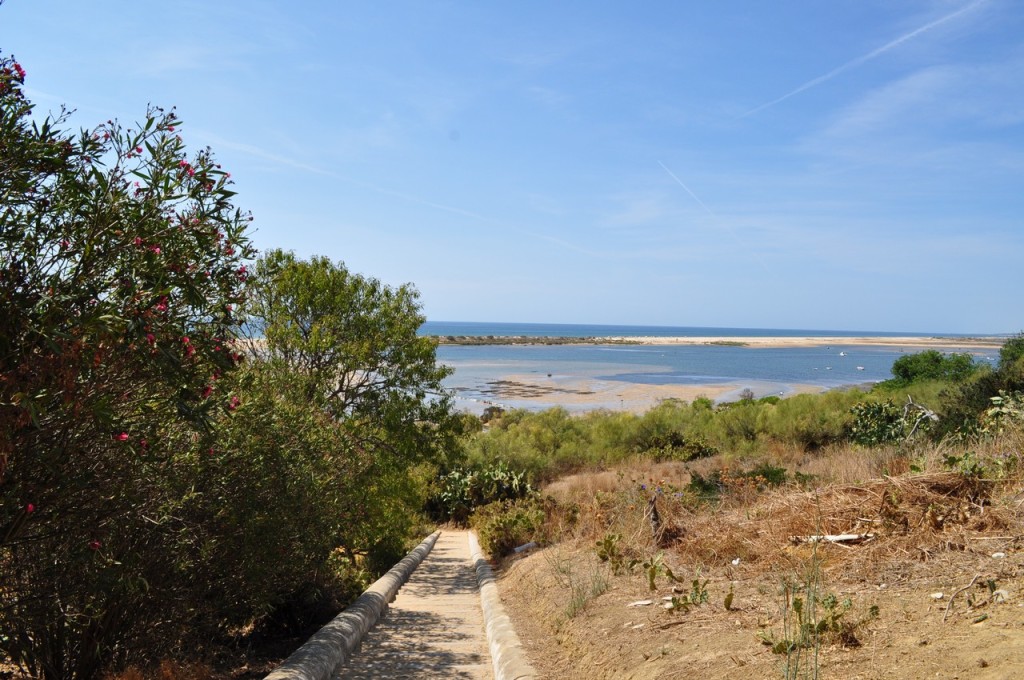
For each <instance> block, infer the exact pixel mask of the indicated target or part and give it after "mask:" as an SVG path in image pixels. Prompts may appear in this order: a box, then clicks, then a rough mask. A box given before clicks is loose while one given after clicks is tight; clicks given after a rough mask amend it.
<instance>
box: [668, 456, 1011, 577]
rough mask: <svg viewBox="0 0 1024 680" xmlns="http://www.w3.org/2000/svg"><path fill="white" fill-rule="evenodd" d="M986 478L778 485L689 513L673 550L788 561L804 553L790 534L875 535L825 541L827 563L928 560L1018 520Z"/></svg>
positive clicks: (757, 562)
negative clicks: (800, 487)
mask: <svg viewBox="0 0 1024 680" xmlns="http://www.w3.org/2000/svg"><path fill="white" fill-rule="evenodd" d="M993 487H994V484H993V483H992V482H990V481H986V480H982V479H976V478H971V477H966V476H964V475H961V474H959V473H954V472H943V473H932V474H922V475H907V476H902V477H888V478H884V479H876V480H873V481H871V482H868V483H865V484H860V485H855V486H853V485H846V486H826V487H823V488H821V489H818V490H817V491H814V492H805V493H796V494H794V493H792V492H788V493H787V492H784V491H776V492H770V493H767V494H765V495H764V496H763V497H762V498H761V499H760V500H759V501H758V502H756V503H753V504H751V505H749V506H747V507H745V508H736V509H731V510H727V511H725V512H713V511H712V512H700V513H697V514H695V515H693V516H692V517H691V518H690V519H689V521H688V524H687V526H686V527H685V528H686V530H687V531H686V534H685V535H684V536H683V537H682V538H681V539H680V540H679V541H678V542H677V544H676V545H675V546H674V553H676V555H677V556H678V557H680V558H682V559H683V560H684V561H688V562H690V563H698V564H701V563H704V564H707V563H710V564H723V563H724V562H725V561H727V560H732V559H735V558H736V557H739V558H741V559H742V560H743V562H745V563H747V564H748V565H751V566H753V567H754V568H757V569H762V570H771V569H775V568H782V567H788V566H792V564H793V563H794V561H795V560H797V559H799V558H801V557H802V556H803V555H802V553H803V552H805V550H804V549H803V547H801V546H796V547H794V546H793V541H792V539H793V537H806V536H813V535H818V534H848V533H854V534H868V533H870V534H873V535H874V537H873V538H872V539H871V540H868V541H865V542H864V543H862V544H860V545H858V546H856V547H851V546H845V545H832V544H829V543H823V544H822V545H821V546H820V547H819V548H818V551H819V554H820V555H822V556H823V557H824V558H825V560H826V564H827V566H828V568H830V569H843V570H847V571H851V573H857V574H859V575H861V576H864V575H866V574H867V573H870V572H871V571H872V570H873V569H874V567H876V566H877V565H878V564H880V563H881V562H882V561H884V560H889V559H892V558H896V557H903V558H908V557H909V558H913V559H928V558H929V556H930V555H934V554H935V553H936V552H941V551H947V550H964V549H966V543H967V542H966V540H965V538H964V532H966V531H971V532H982V533H984V532H998V531H1004V530H1005V529H1006V528H1007V527H1009V526H1011V525H1015V524H1016V523H1017V521H1016V518H1015V517H1014V516H1013V514H1012V513H1011V512H1010V511H1009V510H1008V509H1005V508H997V507H993V506H992V505H991V504H990V502H989V498H990V494H991V492H992V490H993Z"/></svg>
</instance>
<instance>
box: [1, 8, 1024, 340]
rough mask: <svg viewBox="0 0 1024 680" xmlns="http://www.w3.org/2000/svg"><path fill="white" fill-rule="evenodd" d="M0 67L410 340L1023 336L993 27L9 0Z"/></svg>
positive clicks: (1010, 155)
mask: <svg viewBox="0 0 1024 680" xmlns="http://www.w3.org/2000/svg"><path fill="white" fill-rule="evenodd" d="M0 49H2V50H3V52H4V53H5V54H14V55H15V56H16V57H17V58H18V59H19V61H20V62H21V63H22V65H23V66H24V67H25V69H26V70H27V72H28V78H27V81H26V86H27V91H28V94H29V96H30V98H31V99H32V100H33V101H34V102H35V103H36V104H37V106H38V107H39V110H40V111H45V110H47V109H57V108H58V107H59V106H60V104H62V103H66V104H67V105H68V106H69V107H72V108H75V109H76V114H75V116H74V119H73V120H74V123H75V124H76V125H80V126H92V125H94V124H95V123H98V122H100V121H103V120H106V119H107V118H110V117H117V118H119V119H121V120H122V121H133V120H138V119H139V118H141V117H142V115H143V113H144V111H145V109H146V105H147V103H149V102H152V103H154V104H159V105H161V106H167V107H169V106H176V107H177V109H178V113H179V115H180V116H181V117H182V118H183V119H184V121H185V125H184V127H183V137H184V138H185V141H186V142H187V143H188V144H189V145H190V147H191V148H193V149H197V148H200V147H202V146H206V145H209V146H211V147H212V148H213V150H214V152H215V154H216V155H217V157H218V159H219V160H220V161H221V162H222V163H223V164H224V166H225V168H226V169H228V170H230V171H231V172H232V176H233V177H234V179H235V181H236V186H235V187H234V188H235V189H236V190H237V191H238V196H237V202H238V204H239V205H240V206H241V207H243V208H246V209H249V210H251V211H252V212H253V214H254V216H255V218H256V219H255V222H254V226H255V229H256V231H255V232H254V233H253V234H252V236H253V239H254V242H255V243H256V245H257V246H258V247H260V248H268V247H282V248H286V249H290V250H294V251H295V252H296V253H298V254H299V255H301V256H308V255H312V254H321V255H326V256H328V257H330V258H332V259H334V260H341V261H344V262H345V263H346V265H347V266H348V267H349V268H350V269H352V270H353V271H356V272H359V273H362V274H365V275H369V276H374V277H376V278H379V279H381V280H382V281H384V282H386V283H389V284H400V283H404V282H412V283H413V284H415V286H416V287H417V288H418V289H419V291H420V293H421V302H422V304H423V308H424V311H425V313H426V314H427V316H428V318H431V319H434V320H447V321H454V320H465V321H531V322H555V323H559V322H561V323H577V322H578V323H623V324H663V325H680V326H726V327H767V328H811V329H841V330H843V329H848V330H879V331H915V332H943V331H944V332H965V333H971V332H978V333H1000V332H1016V331H1018V330H1020V329H1021V328H1022V327H1024V319H1022V311H1024V304H1022V302H1021V299H1022V294H1024V266H1022V263H1024V3H1020V2H1017V1H1016V0H974V1H972V0H948V1H947V0H902V1H901V2H892V1H891V0H829V1H828V2H821V1H820V0H803V1H800V0H788V1H787V0H779V1H776V2H761V1H757V0H748V1H744V2H739V1H728V0H723V1H720V2H711V1H710V0H709V1H707V2H646V3H625V2H618V3H611V2H598V1H595V0H590V1H587V2H561V3H551V2H515V3H511V2H504V3H497V2H493V3H485V2H431V1H429V0H424V1H417V2H384V1H381V2H344V3H342V2H335V1H330V0H305V1H303V2H293V3H282V2H269V1H259V0H257V1H253V0H246V1H244V2H243V1H241V0H218V2H206V1H203V2H196V1H192V0H184V1H180V2H176V3H155V2H145V3H129V2H112V1H109V0H94V1H93V2H81V1H80V0H74V1H72V0H6V2H5V3H4V4H3V6H2V7H0Z"/></svg>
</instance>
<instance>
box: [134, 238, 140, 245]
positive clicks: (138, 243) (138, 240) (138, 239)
mask: <svg viewBox="0 0 1024 680" xmlns="http://www.w3.org/2000/svg"><path fill="white" fill-rule="evenodd" d="M134 243H135V245H137V246H141V245H142V237H140V236H136V237H135V241H134Z"/></svg>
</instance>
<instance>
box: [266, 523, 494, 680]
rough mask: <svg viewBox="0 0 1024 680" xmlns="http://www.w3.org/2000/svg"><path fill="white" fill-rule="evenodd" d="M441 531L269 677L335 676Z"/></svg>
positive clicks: (306, 679) (305, 679)
mask: <svg viewBox="0 0 1024 680" xmlns="http://www.w3.org/2000/svg"><path fill="white" fill-rule="evenodd" d="M440 535H441V532H440V531H435V532H434V533H432V534H431V535H430V536H428V537H427V538H426V539H425V540H424V541H423V542H422V543H420V544H419V545H418V546H416V548H415V549H413V551H412V552H410V553H409V554H408V555H406V556H405V557H404V558H403V559H402V561H401V562H399V563H398V564H396V565H395V566H393V567H392V568H391V570H390V571H388V573H386V574H384V575H383V576H381V577H380V578H379V579H377V580H376V581H375V582H374V583H373V585H371V586H370V587H369V588H367V589H366V592H364V593H363V594H362V595H360V596H359V599H357V600H356V601H355V602H353V603H352V604H350V605H349V606H348V607H346V608H345V611H343V612H342V613H340V614H338V615H337V616H336V617H334V619H332V620H331V622H330V623H328V624H327V625H326V626H324V627H323V628H321V629H320V630H319V631H317V632H316V634H314V635H313V637H311V638H309V640H307V641H306V643H305V644H304V645H302V646H301V647H299V648H298V649H297V650H295V653H294V654H292V655H291V656H289V657H288V658H287V659H285V662H284V663H283V664H281V665H280V666H278V668H277V669H276V670H274V671H273V672H272V673H271V674H270V675H268V676H267V677H266V680H329V678H331V677H333V676H334V674H335V673H336V672H337V670H338V668H339V667H340V666H341V665H342V664H343V663H345V661H347V660H348V658H349V657H350V656H351V655H352V653H353V652H355V651H356V650H358V649H359V645H360V644H361V643H362V641H363V636H364V635H366V633H367V632H368V631H369V630H370V629H371V628H373V627H374V626H375V625H377V622H378V621H380V619H381V618H382V617H383V616H384V613H385V612H386V611H387V608H388V604H389V603H391V602H393V601H394V599H395V596H396V595H397V594H398V589H399V588H401V587H402V586H403V585H405V582H406V581H408V580H409V577H410V576H411V575H412V573H413V572H414V571H416V567H418V566H420V563H421V562H423V560H424V559H426V557H427V555H429V554H430V551H431V550H432V549H433V547H434V543H436V542H437V538H438V536H440ZM489 637H490V635H489V634H488V638H489ZM492 653H493V652H492ZM508 677H511V676H508Z"/></svg>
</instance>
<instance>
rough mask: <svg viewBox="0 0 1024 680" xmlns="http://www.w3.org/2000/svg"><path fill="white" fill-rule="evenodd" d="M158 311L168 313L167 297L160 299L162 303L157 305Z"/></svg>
mask: <svg viewBox="0 0 1024 680" xmlns="http://www.w3.org/2000/svg"><path fill="white" fill-rule="evenodd" d="M156 310H157V311H158V312H166V311H167V296H166V295H165V296H164V297H162V298H160V301H159V302H157V303H156Z"/></svg>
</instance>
